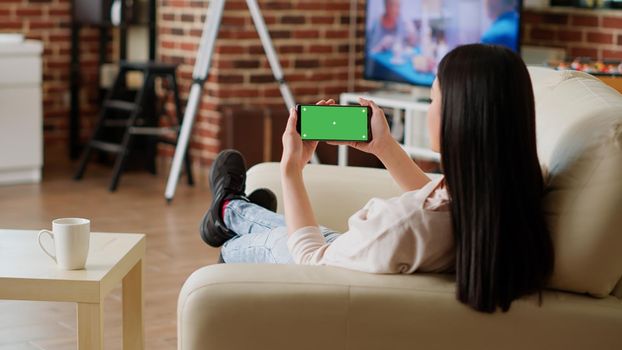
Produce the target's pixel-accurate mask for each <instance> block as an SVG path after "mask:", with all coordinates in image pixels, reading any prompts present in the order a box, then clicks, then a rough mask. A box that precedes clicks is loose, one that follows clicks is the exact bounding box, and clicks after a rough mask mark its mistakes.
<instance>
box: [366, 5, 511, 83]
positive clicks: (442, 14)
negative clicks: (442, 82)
mask: <svg viewBox="0 0 622 350" xmlns="http://www.w3.org/2000/svg"><path fill="white" fill-rule="evenodd" d="M521 7H522V1H521V0H367V5H366V19H365V70H364V77H365V79H369V80H381V81H389V82H399V83H407V84H413V85H419V86H431V85H432V82H433V81H434V77H435V76H436V69H437V66H438V63H439V62H440V60H441V59H442V58H443V56H445V54H446V53H447V52H449V51H450V50H451V49H453V48H454V47H456V46H459V45H464V44H470V43H478V42H479V43H489V44H497V45H503V46H506V47H509V48H510V49H512V50H514V51H516V52H519V50H520V22H521V21H520V14H521Z"/></svg>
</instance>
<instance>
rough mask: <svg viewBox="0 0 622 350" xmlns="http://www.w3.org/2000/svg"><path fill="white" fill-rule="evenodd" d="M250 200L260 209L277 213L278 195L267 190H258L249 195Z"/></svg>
mask: <svg viewBox="0 0 622 350" xmlns="http://www.w3.org/2000/svg"><path fill="white" fill-rule="evenodd" d="M248 200H249V201H250V202H251V203H255V204H257V205H259V206H260V207H264V208H266V209H268V210H270V211H271V212H273V213H276V206H277V203H276V195H275V194H274V192H272V191H270V190H269V189H267V188H258V189H256V190H254V191H253V193H251V194H249V195H248Z"/></svg>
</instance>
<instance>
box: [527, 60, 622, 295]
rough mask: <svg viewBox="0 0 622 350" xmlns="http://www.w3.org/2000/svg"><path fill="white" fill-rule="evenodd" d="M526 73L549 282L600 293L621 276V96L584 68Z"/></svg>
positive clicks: (558, 287)
mask: <svg viewBox="0 0 622 350" xmlns="http://www.w3.org/2000/svg"><path fill="white" fill-rule="evenodd" d="M529 71H530V74H531V78H532V82H533V86H534V94H535V99H536V119H537V120H536V123H537V126H536V129H537V140H538V154H539V157H540V162H541V163H542V165H543V170H544V172H545V183H546V194H545V197H544V210H545V212H546V217H547V222H548V225H549V228H550V230H551V235H552V237H553V242H554V246H555V270H554V273H553V277H552V280H551V283H550V287H552V288H557V289H562V290H566V291H573V292H578V293H589V294H591V295H594V296H599V297H603V296H607V295H609V294H610V293H612V292H613V290H614V287H615V286H616V284H617V283H618V281H619V280H620V278H621V276H622V95H620V94H619V93H618V92H616V91H615V90H613V89H612V88H610V87H608V86H607V85H605V84H603V83H602V82H601V81H600V80H598V79H596V78H594V77H593V76H591V75H588V74H585V73H581V72H572V71H561V72H560V71H554V70H550V69H546V68H539V67H530V68H529ZM618 289H619V288H618ZM616 294H620V291H617V292H616Z"/></svg>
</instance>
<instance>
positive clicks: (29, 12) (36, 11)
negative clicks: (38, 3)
mask: <svg viewBox="0 0 622 350" xmlns="http://www.w3.org/2000/svg"><path fill="white" fill-rule="evenodd" d="M15 14H16V15H17V16H19V17H37V16H38V17H41V16H42V15H43V11H42V10H41V9H40V8H18V9H17V10H15Z"/></svg>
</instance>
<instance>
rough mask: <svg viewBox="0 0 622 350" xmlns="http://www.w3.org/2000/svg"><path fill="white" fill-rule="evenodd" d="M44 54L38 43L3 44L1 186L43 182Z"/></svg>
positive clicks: (0, 48)
mask: <svg viewBox="0 0 622 350" xmlns="http://www.w3.org/2000/svg"><path fill="white" fill-rule="evenodd" d="M42 51H43V45H42V44H41V43H40V42H38V41H30V40H27V41H25V42H21V43H2V44H0V184H14V183H24V182H39V181H40V180H41V167H42V166H43V120H42V103H41V52H42Z"/></svg>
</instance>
